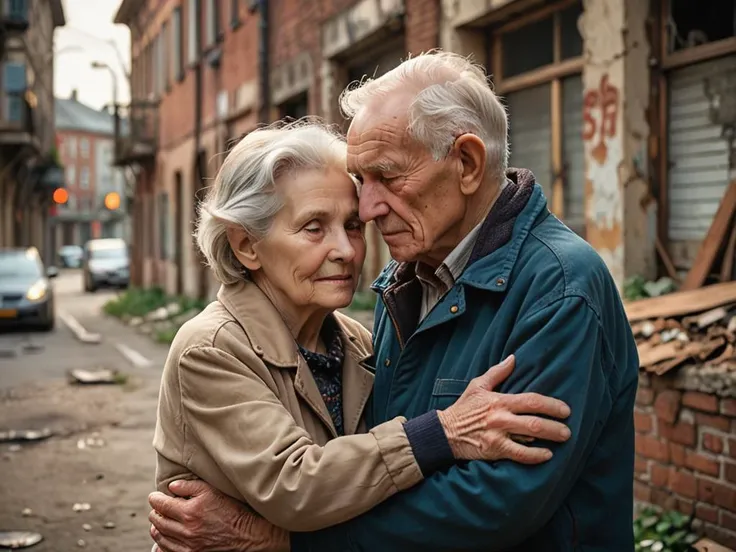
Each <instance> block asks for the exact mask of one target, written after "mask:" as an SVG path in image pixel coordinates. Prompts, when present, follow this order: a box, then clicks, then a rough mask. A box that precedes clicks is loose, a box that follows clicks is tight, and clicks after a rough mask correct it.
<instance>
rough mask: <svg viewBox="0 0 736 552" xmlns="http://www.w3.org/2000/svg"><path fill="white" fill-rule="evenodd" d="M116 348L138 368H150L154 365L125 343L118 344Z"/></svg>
mask: <svg viewBox="0 0 736 552" xmlns="http://www.w3.org/2000/svg"><path fill="white" fill-rule="evenodd" d="M115 348H116V349H117V350H118V351H120V354H121V355H123V356H124V357H125V358H127V359H128V360H129V361H130V363H131V364H132V365H133V366H135V367H136V368H148V367H149V366H151V365H152V364H153V362H152V361H151V360H149V359H147V358H146V357H144V356H143V355H142V354H140V353H139V352H138V351H136V350H135V349H131V348H130V347H128V346H127V345H125V344H123V343H116V344H115Z"/></svg>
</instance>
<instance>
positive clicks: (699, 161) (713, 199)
mask: <svg viewBox="0 0 736 552" xmlns="http://www.w3.org/2000/svg"><path fill="white" fill-rule="evenodd" d="M728 72H730V73H733V72H736V56H730V57H725V58H720V59H715V60H710V61H707V62H704V63H699V64H697V65H692V66H689V67H686V68H684V69H679V70H677V71H674V72H673V73H672V74H671V75H670V78H669V105H668V111H669V114H668V115H669V121H668V124H669V127H668V148H667V155H668V162H669V175H668V186H669V188H668V191H667V200H668V207H669V220H668V237H669V240H670V241H671V242H692V241H698V242H699V241H701V240H702V239H703V238H704V237H705V235H706V233H707V231H708V228H709V227H710V224H711V222H712V220H713V216H714V215H715V212H716V210H717V209H718V205H719V203H720V201H721V199H722V198H723V194H724V193H725V190H726V186H727V184H728V182H729V167H728V148H727V144H726V140H725V139H724V138H722V137H721V126H720V125H717V124H714V123H712V122H711V121H710V119H709V117H708V110H709V103H708V98H707V96H706V93H705V81H706V79H708V78H709V77H712V76H715V75H719V74H723V73H728ZM676 262H677V261H676ZM680 264H682V263H680ZM680 268H689V267H688V266H680Z"/></svg>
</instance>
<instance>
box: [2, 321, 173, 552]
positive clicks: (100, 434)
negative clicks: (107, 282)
mask: <svg viewBox="0 0 736 552" xmlns="http://www.w3.org/2000/svg"><path fill="white" fill-rule="evenodd" d="M79 322H80V323H81V324H82V325H84V326H85V327H86V328H88V329H93V330H94V331H95V332H99V333H100V334H101V335H102V339H103V342H102V343H101V344H99V345H86V347H88V348H89V349H86V350H87V351H89V352H88V353H87V354H88V355H89V356H94V357H95V358H96V359H97V358H100V357H102V358H104V359H105V360H106V361H107V362H108V363H109V364H111V365H114V367H115V368H122V367H123V366H124V368H122V369H124V370H125V372H126V374H127V375H128V381H127V382H126V383H124V384H122V385H89V386H80V385H71V384H69V383H67V382H64V381H61V380H57V381H51V382H47V383H36V384H30V385H24V386H21V387H17V388H14V389H12V390H10V391H6V392H4V393H3V394H2V395H1V396H0V419H1V420H3V426H4V427H6V428H17V429H28V428H32V429H40V428H44V427H48V428H50V429H51V430H53V431H54V435H53V436H52V437H51V438H49V439H47V440H45V441H41V442H38V443H35V444H22V445H21V448H20V450H16V448H17V447H12V446H9V445H8V444H2V445H0V471H1V472H2V474H3V475H2V477H0V496H2V497H3V500H2V501H0V529H2V530H27V531H35V532H38V533H41V534H42V535H43V537H44V541H43V542H41V543H40V544H38V545H36V546H34V547H33V548H32V550H34V551H39V552H43V551H49V552H51V551H53V552H60V551H62V550H63V551H70V550H76V549H79V548H82V547H84V548H88V549H90V550H95V551H111V552H112V551H115V552H132V551H137V550H150V547H151V544H152V541H151V540H150V537H149V533H148V528H149V523H148V520H147V517H148V512H149V506H148V503H147V496H148V493H149V492H151V491H152V490H153V489H154V470H155V455H154V451H153V448H152V446H151V441H152V438H153V430H154V427H155V420H156V403H157V399H158V387H159V381H160V375H161V369H162V366H163V362H164V360H165V357H166V353H167V348H166V347H165V346H161V345H156V344H154V343H152V342H151V341H150V340H148V339H147V338H144V337H142V336H139V335H137V334H136V333H135V332H134V331H133V330H131V329H129V328H127V327H125V326H123V325H122V324H120V323H119V322H117V321H116V320H113V319H109V318H103V317H92V318H86V319H85V318H84V317H80V318H79ZM116 343H126V344H127V345H128V346H130V347H133V348H135V349H136V350H138V351H140V353H141V354H142V355H144V356H146V357H148V358H149V359H150V360H151V361H152V364H151V365H150V366H149V367H147V368H145V369H144V368H136V367H134V366H133V365H132V364H130V363H129V362H126V360H125V358H124V357H123V356H122V355H121V354H120V352H119V351H117V350H116V348H115V344H116ZM80 447H83V448H80ZM75 503H89V505H90V509H89V510H87V511H81V512H75V511H74V510H73V506H74V504H75ZM26 508H30V509H31V511H32V514H31V515H30V516H24V515H23V511H24V509H26ZM105 524H107V525H108V528H105ZM89 526H91V527H89Z"/></svg>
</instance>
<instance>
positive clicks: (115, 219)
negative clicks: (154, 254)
mask: <svg viewBox="0 0 736 552" xmlns="http://www.w3.org/2000/svg"><path fill="white" fill-rule="evenodd" d="M56 142H57V144H58V146H59V157H60V160H61V164H62V165H63V166H64V170H65V173H66V175H65V179H64V180H65V187H66V190H67V192H68V194H69V199H68V201H67V202H66V204H63V205H59V206H58V209H57V214H56V216H55V217H54V219H53V222H54V229H55V238H56V243H57V244H59V245H72V244H74V245H83V244H84V243H85V242H86V241H87V240H89V239H92V238H126V239H127V237H128V236H127V234H128V231H129V230H128V228H127V220H126V205H125V202H121V204H120V206H119V207H118V208H116V209H113V210H110V209H108V208H107V207H105V203H104V201H105V196H106V195H107V194H109V193H117V194H118V196H119V197H121V198H122V197H124V196H125V177H124V174H123V170H122V169H121V168H119V167H114V166H113V160H114V149H115V128H114V121H113V116H112V115H111V114H110V113H109V112H108V111H106V110H101V111H99V110H96V109H93V108H91V107H89V106H86V105H84V104H82V103H80V102H79V101H78V100H77V93H76V90H75V91H73V92H72V95H71V97H70V98H56Z"/></svg>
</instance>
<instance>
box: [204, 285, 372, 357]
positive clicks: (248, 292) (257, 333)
mask: <svg viewBox="0 0 736 552" xmlns="http://www.w3.org/2000/svg"><path fill="white" fill-rule="evenodd" d="M217 300H218V301H220V303H222V304H223V305H224V306H225V308H226V309H227V310H228V311H229V312H230V314H232V315H233V317H234V318H235V319H236V320H237V321H238V323H239V324H240V325H241V326H242V328H243V330H244V331H245V333H246V335H247V336H248V340H249V341H250V343H251V346H252V347H253V350H254V351H255V352H256V354H257V355H258V356H260V357H261V358H262V359H263V360H265V361H266V362H268V363H269V364H272V365H273V366H278V367H279V368H296V367H297V366H298V365H299V360H300V359H301V355H300V354H299V348H298V346H297V344H296V341H295V340H294V336H293V335H292V334H291V332H290V331H289V328H288V326H287V325H286V323H285V322H284V320H283V318H281V315H280V314H279V312H278V311H277V310H276V308H275V307H274V306H273V303H271V301H270V299H269V298H268V297H266V295H265V294H264V293H263V292H262V291H261V289H260V288H259V287H258V286H257V285H255V284H254V283H253V282H250V281H244V282H238V283H237V284H229V285H223V286H222V287H220V291H219V292H218V293H217ZM335 320H336V322H337V325H338V328H339V330H340V332H341V333H342V335H343V336H344V337H345V339H343V345H344V347H345V357H346V358H347V357H348V356H351V357H352V358H353V359H354V360H356V361H357V362H364V361H366V360H367V359H369V358H370V356H371V351H367V350H365V349H364V348H363V347H362V346H361V345H360V339H359V336H358V335H357V334H356V333H355V332H354V331H353V330H352V329H351V328H350V327H349V326H348V325H346V324H345V322H344V320H343V319H342V317H340V316H335Z"/></svg>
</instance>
